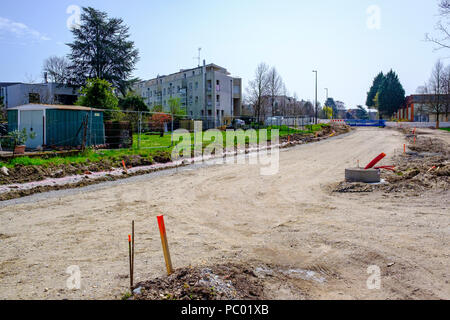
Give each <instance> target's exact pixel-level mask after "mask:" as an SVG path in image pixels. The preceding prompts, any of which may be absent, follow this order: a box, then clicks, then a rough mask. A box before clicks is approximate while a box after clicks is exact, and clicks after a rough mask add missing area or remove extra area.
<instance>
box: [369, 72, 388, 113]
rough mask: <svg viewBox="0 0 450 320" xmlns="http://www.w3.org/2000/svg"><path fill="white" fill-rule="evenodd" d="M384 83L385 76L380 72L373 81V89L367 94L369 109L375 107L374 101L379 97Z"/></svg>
mask: <svg viewBox="0 0 450 320" xmlns="http://www.w3.org/2000/svg"><path fill="white" fill-rule="evenodd" d="M383 81H384V74H383V72H380V73H379V74H378V75H377V76H376V77H375V79H374V80H373V84H372V87H371V88H370V91H369V92H368V93H367V101H366V106H368V107H369V108H370V107H374V106H375V105H374V99H375V97H376V96H377V93H378V91H380V88H381V85H382V84H383Z"/></svg>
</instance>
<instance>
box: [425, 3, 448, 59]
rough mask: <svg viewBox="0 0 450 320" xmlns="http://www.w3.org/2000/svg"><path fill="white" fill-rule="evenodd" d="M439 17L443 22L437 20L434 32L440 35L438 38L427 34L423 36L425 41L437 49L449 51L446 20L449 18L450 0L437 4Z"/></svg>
mask: <svg viewBox="0 0 450 320" xmlns="http://www.w3.org/2000/svg"><path fill="white" fill-rule="evenodd" d="M439 11H440V16H441V18H442V19H443V20H444V21H443V20H442V19H441V20H439V21H438V23H437V24H436V28H435V29H436V30H437V31H438V32H439V33H440V34H441V35H440V36H439V37H436V36H431V35H429V34H428V33H427V34H426V35H425V40H426V41H429V42H432V43H434V44H436V45H437V48H436V49H437V50H438V49H443V48H447V49H450V30H449V27H448V25H449V22H448V18H449V16H450V0H441V2H440V3H439Z"/></svg>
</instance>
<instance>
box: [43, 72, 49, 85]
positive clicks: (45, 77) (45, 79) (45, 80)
mask: <svg viewBox="0 0 450 320" xmlns="http://www.w3.org/2000/svg"><path fill="white" fill-rule="evenodd" d="M44 83H48V73H47V72H44Z"/></svg>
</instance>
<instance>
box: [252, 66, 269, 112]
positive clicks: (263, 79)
mask: <svg viewBox="0 0 450 320" xmlns="http://www.w3.org/2000/svg"><path fill="white" fill-rule="evenodd" d="M268 72H269V67H268V65H267V64H265V63H260V64H259V65H258V67H257V68H256V71H255V79H254V80H252V81H250V82H249V83H248V87H247V94H248V96H247V98H248V102H249V103H250V104H251V105H252V106H253V110H254V115H255V117H256V118H257V119H258V121H261V120H262V119H264V117H265V115H266V108H265V107H266V97H267V96H268V94H269V77H268Z"/></svg>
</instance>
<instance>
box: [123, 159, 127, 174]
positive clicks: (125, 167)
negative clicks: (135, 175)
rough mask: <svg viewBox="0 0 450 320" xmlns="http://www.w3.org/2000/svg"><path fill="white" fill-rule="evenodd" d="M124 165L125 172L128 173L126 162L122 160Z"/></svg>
mask: <svg viewBox="0 0 450 320" xmlns="http://www.w3.org/2000/svg"><path fill="white" fill-rule="evenodd" d="M122 164H123V170H125V172H126V173H128V169H127V166H126V165H125V160H122Z"/></svg>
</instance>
